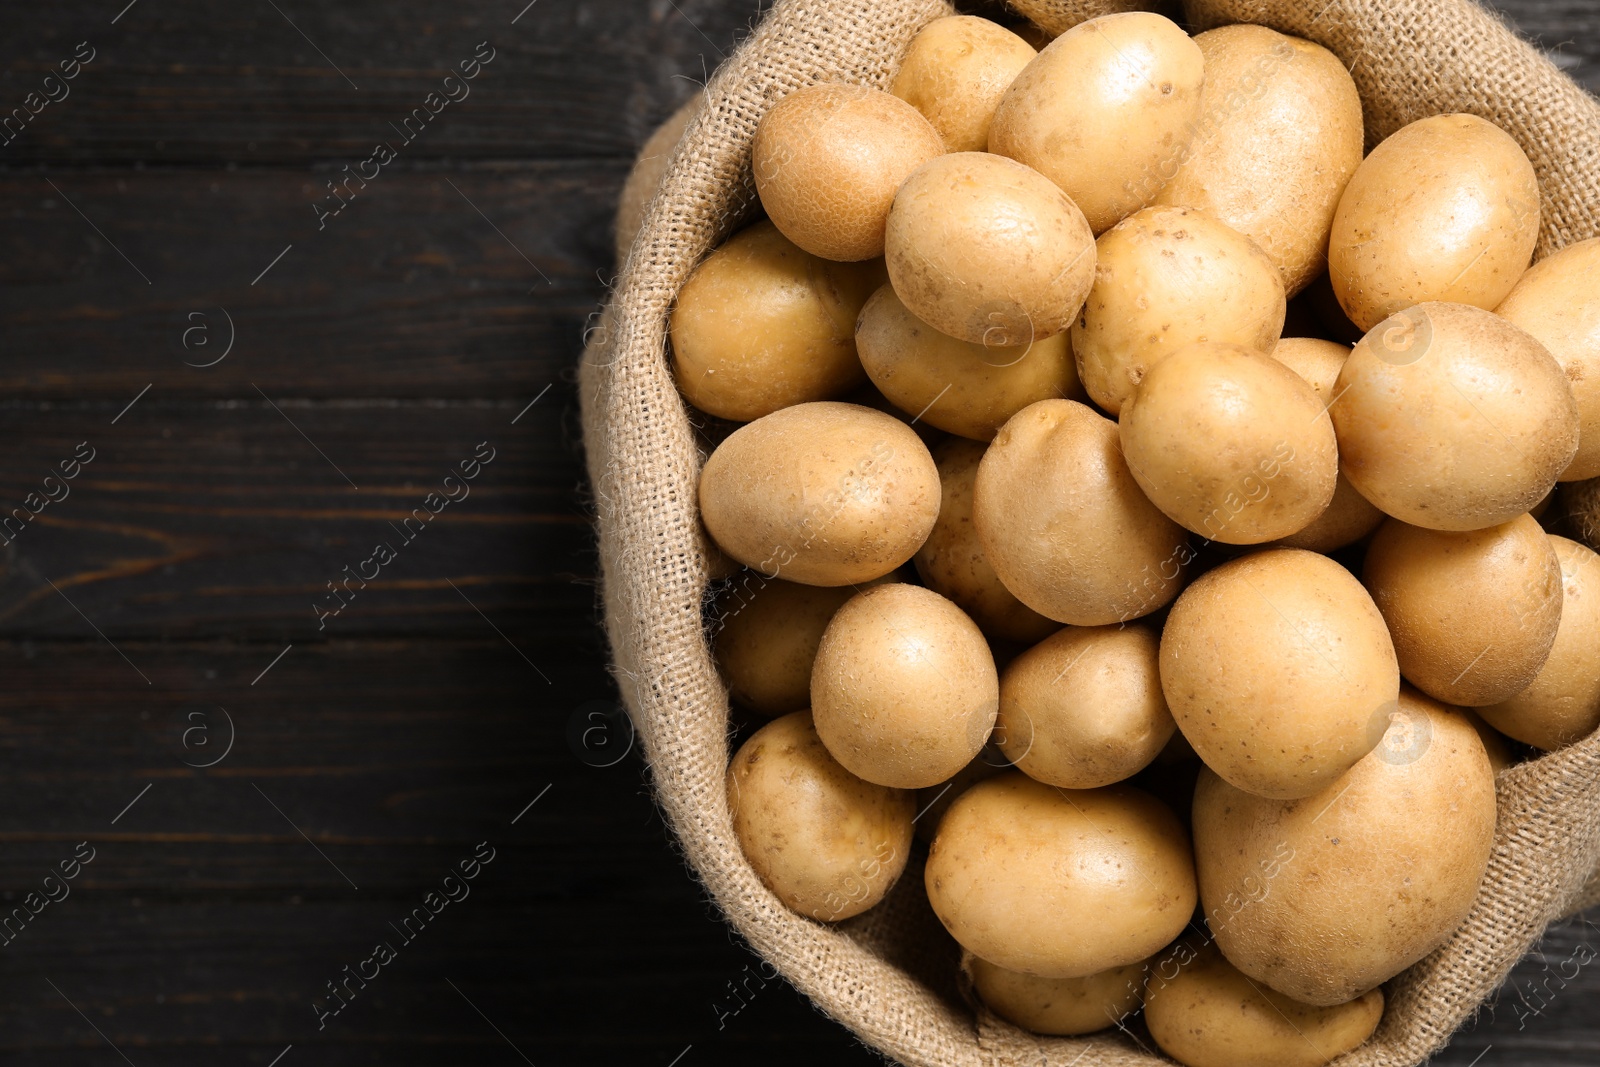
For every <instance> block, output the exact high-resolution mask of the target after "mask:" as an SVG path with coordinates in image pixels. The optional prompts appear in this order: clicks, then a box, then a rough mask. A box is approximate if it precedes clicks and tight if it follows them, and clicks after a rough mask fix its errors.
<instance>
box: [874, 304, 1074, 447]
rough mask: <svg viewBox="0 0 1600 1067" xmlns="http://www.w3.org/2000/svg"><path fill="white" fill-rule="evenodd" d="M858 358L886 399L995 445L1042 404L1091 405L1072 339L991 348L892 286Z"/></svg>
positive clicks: (1058, 337)
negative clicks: (963, 336)
mask: <svg viewBox="0 0 1600 1067" xmlns="http://www.w3.org/2000/svg"><path fill="white" fill-rule="evenodd" d="M856 350H857V351H858V352H859V353H860V357H861V363H862V365H863V366H864V367H866V370H867V375H868V376H869V377H870V378H871V379H872V384H874V385H876V386H877V387H878V388H879V389H880V390H881V391H882V392H883V395H884V396H886V397H888V398H889V399H890V400H891V401H892V402H893V403H894V404H896V405H897V406H898V407H900V408H901V409H902V410H904V411H906V412H908V413H910V414H912V415H914V416H916V417H917V419H918V420H919V421H921V422H926V423H929V424H931V425H933V426H937V427H938V428H939V429H941V430H948V431H950V432H951V433H954V434H960V435H961V436H962V437H970V438H972V439H973V440H975V441H988V440H991V439H992V438H993V437H994V435H995V434H996V433H997V432H998V431H999V429H1000V427H1002V426H1004V425H1005V422H1006V420H1007V419H1009V418H1010V417H1011V416H1013V415H1015V414H1016V413H1017V412H1019V411H1021V410H1022V409H1023V408H1025V407H1027V406H1028V405H1029V404H1032V403H1034V402H1035V401H1039V400H1052V399H1056V398H1060V397H1064V398H1066V399H1068V400H1081V399H1084V393H1083V389H1082V387H1081V386H1079V384H1078V366H1077V363H1076V361H1075V360H1074V359H1073V358H1072V344H1071V342H1070V341H1069V340H1068V337H1067V334H1065V333H1057V334H1052V335H1051V336H1049V337H1044V338H1040V339H1039V340H1037V341H1034V342H1033V343H1032V344H1025V345H1020V346H1018V347H1015V348H987V347H985V346H983V345H980V344H973V343H971V342H970V341H960V340H957V339H956V338H954V337H951V336H950V335H949V334H946V333H942V332H940V331H939V330H936V329H934V328H933V327H932V326H929V325H928V324H927V323H925V322H923V321H922V320H921V319H919V318H917V317H916V316H915V315H913V314H911V312H910V311H909V310H907V308H906V306H905V303H904V302H902V301H901V299H900V298H899V297H898V296H897V295H895V291H894V287H893V286H889V285H885V286H884V287H883V288H882V289H879V290H878V291H877V292H876V293H874V294H873V295H872V296H871V297H870V298H869V299H868V300H867V303H866V306H865V307H863V308H862V309H861V317H860V319H859V320H858V321H857V322H856Z"/></svg>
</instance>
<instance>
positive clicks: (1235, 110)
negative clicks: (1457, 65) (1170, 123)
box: [1155, 25, 1363, 296]
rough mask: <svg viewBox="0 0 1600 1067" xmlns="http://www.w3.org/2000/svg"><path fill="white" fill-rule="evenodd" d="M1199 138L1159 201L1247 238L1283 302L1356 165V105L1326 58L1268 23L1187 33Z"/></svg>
mask: <svg viewBox="0 0 1600 1067" xmlns="http://www.w3.org/2000/svg"><path fill="white" fill-rule="evenodd" d="M1194 43H1195V44H1196V45H1198V46H1199V48H1200V54H1201V55H1202V56H1204V57H1205V72H1206V76H1205V86H1204V88H1203V89H1202V90H1201V93H1200V120H1199V121H1200V130H1199V132H1198V133H1197V134H1196V135H1195V137H1194V140H1193V141H1192V142H1190V145H1189V153H1188V155H1187V157H1186V158H1184V159H1183V160H1182V163H1183V165H1182V166H1181V167H1179V168H1178V171H1177V174H1176V175H1175V176H1173V177H1172V179H1171V180H1170V181H1169V182H1167V184H1166V185H1165V186H1164V187H1163V188H1162V189H1161V192H1160V194H1159V195H1157V196H1156V198H1155V202H1156V203H1157V204H1168V205H1173V206H1179V205H1181V206H1184V207H1192V208H1197V209H1198V210H1200V211H1204V212H1205V213H1207V214H1208V215H1210V216H1211V217H1212V218H1215V219H1217V220H1219V221H1221V222H1223V223H1225V224H1227V225H1229V226H1231V227H1233V228H1234V229H1235V230H1237V231H1239V232H1240V233H1242V234H1244V235H1245V236H1246V237H1248V238H1250V239H1251V240H1252V241H1254V242H1255V243H1256V244H1257V245H1259V246H1260V248H1261V250H1262V251H1263V252H1264V253H1266V255H1267V256H1268V257H1269V258H1270V259H1271V260H1272V261H1273V263H1274V264H1276V265H1277V267H1278V271H1279V273H1280V274H1281V275H1282V277H1283V284H1284V288H1285V290H1287V292H1288V294H1289V295H1290V296H1293V295H1294V294H1296V293H1298V292H1300V291H1301V290H1302V289H1304V288H1305V287H1306V286H1307V285H1309V284H1310V283H1311V280H1312V279H1313V278H1315V277H1316V276H1317V275H1318V274H1320V273H1321V272H1322V269H1323V262H1324V257H1325V256H1326V254H1327V251H1328V234H1329V233H1330V232H1331V231H1332V229H1333V213H1334V210H1335V209H1336V208H1337V207H1338V205H1339V197H1340V195H1341V194H1343V192H1344V188H1345V185H1346V184H1347V183H1348V182H1349V181H1350V176H1351V175H1353V174H1354V173H1355V172H1356V168H1357V167H1358V166H1360V165H1361V155H1362V148H1363V143H1362V123H1361V97H1360V95H1359V94H1358V93H1357V92H1356V83H1355V82H1354V81H1353V80H1352V79H1351V77H1350V73H1349V71H1347V70H1345V66H1344V64H1343V63H1341V62H1340V61H1339V58H1338V57H1337V56H1335V55H1334V54H1333V53H1332V52H1330V51H1328V50H1327V49H1326V48H1323V47H1322V46H1321V45H1318V44H1313V43H1312V42H1310V41H1305V40H1301V39H1300V38H1298V37H1287V36H1285V35H1283V34H1281V33H1278V32H1276V31H1274V30H1269V29H1267V28H1266V27H1265V26H1250V25H1236V26H1221V27H1218V28H1217V29H1214V30H1207V31H1206V32H1205V33H1202V34H1199V35H1197V36H1196V37H1195V39H1194Z"/></svg>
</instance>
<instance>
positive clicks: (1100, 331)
mask: <svg viewBox="0 0 1600 1067" xmlns="http://www.w3.org/2000/svg"><path fill="white" fill-rule="evenodd" d="M1284 307H1285V304H1284V298H1283V279H1282V278H1281V277H1279V274H1278V269H1277V267H1276V266H1274V265H1273V262H1272V260H1270V259H1268V258H1267V255H1266V253H1265V252H1263V251H1261V249H1259V248H1257V247H1256V245H1255V243H1254V242H1253V241H1251V240H1250V239H1249V238H1248V237H1245V236H1243V235H1241V234H1239V233H1237V232H1235V231H1234V230H1231V229H1229V228H1228V227H1227V226H1224V225H1223V224H1222V223H1220V222H1218V221H1216V220H1215V219H1213V218H1211V217H1209V216H1207V215H1205V214H1203V213H1202V212H1199V211H1195V210H1192V209H1190V208H1183V207H1178V208H1173V207H1155V208H1146V209H1145V210H1143V211H1140V212H1139V213H1138V214H1136V215H1130V216H1129V217H1128V218H1126V219H1124V220H1123V221H1122V222H1120V223H1118V224H1117V225H1116V226H1115V227H1114V228H1112V229H1110V230H1108V231H1106V232H1105V233H1103V234H1101V235H1100V239H1099V241H1097V242H1096V243H1095V270H1094V288H1092V289H1090V290H1089V297H1088V299H1087V300H1085V301H1084V305H1083V312H1082V313H1081V314H1080V315H1079V317H1078V321H1077V322H1076V323H1075V324H1073V327H1072V348H1073V352H1074V353H1075V354H1076V356H1077V359H1078V374H1079V376H1080V377H1081V378H1082V379H1083V386H1084V388H1085V389H1086V390H1088V393H1089V395H1090V396H1091V397H1093V398H1094V402H1095V403H1097V404H1099V405H1100V406H1101V407H1102V408H1104V409H1105V410H1106V411H1108V412H1110V413H1111V414H1113V415H1115V414H1117V413H1118V412H1120V411H1121V410H1122V405H1123V404H1124V403H1126V402H1127V399H1128V396H1129V394H1131V393H1132V392H1133V390H1134V388H1135V387H1136V386H1137V385H1138V384H1139V383H1140V382H1141V381H1142V380H1143V379H1144V376H1145V375H1146V374H1148V373H1149V372H1150V369H1151V368H1152V367H1154V366H1155V365H1156V363H1157V362H1158V361H1160V360H1162V359H1164V358H1166V357H1167V356H1168V355H1170V354H1172V353H1173V352H1176V351H1178V350H1179V349H1181V348H1184V347H1186V346H1188V345H1190V344H1192V343H1194V342H1196V341H1212V342H1217V343H1223V344H1238V345H1244V346H1246V347H1248V348H1256V349H1260V350H1261V351H1263V352H1268V351H1271V349H1272V346H1273V345H1274V344H1276V343H1277V341H1278V333H1279V331H1281V330H1282V329H1283V316H1284Z"/></svg>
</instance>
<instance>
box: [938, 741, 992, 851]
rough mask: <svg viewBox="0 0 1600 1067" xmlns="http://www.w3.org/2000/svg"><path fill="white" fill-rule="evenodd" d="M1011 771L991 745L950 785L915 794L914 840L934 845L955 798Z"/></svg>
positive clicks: (942, 783) (952, 780)
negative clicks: (986, 780) (987, 780)
mask: <svg viewBox="0 0 1600 1067" xmlns="http://www.w3.org/2000/svg"><path fill="white" fill-rule="evenodd" d="M1010 769H1011V764H1010V763H1008V762H1006V757H1005V754H1004V753H1002V752H1001V751H1000V750H999V749H998V748H996V747H995V745H994V743H993V742H992V741H991V742H990V743H989V744H987V745H984V746H983V750H982V751H980V752H979V753H978V754H977V755H976V756H975V757H973V760H972V762H971V763H969V764H967V765H966V766H965V767H963V768H961V769H960V770H959V771H957V772H956V773H955V774H954V775H952V776H951V778H950V780H949V781H947V782H940V783H939V784H938V785H930V786H928V787H927V788H925V789H919V790H917V817H916V819H915V822H916V828H917V840H918V841H921V842H923V843H924V844H928V845H931V844H933V839H934V837H935V836H937V834H938V832H939V821H940V820H941V819H943V818H944V813H945V812H947V811H949V810H950V805H952V804H954V803H955V802H956V798H957V797H959V796H961V794H962V793H965V792H966V791H967V790H968V789H971V788H972V787H973V786H975V785H977V784H978V783H979V782H981V781H983V780H985V779H987V778H993V777H994V776H995V775H997V774H1000V773H1001V772H1002V771H1009V770H1010Z"/></svg>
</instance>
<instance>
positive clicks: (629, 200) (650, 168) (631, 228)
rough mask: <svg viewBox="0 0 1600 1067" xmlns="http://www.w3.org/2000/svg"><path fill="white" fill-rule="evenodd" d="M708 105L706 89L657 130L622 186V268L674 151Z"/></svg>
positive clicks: (618, 220)
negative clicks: (695, 118) (686, 131)
mask: <svg viewBox="0 0 1600 1067" xmlns="http://www.w3.org/2000/svg"><path fill="white" fill-rule="evenodd" d="M705 102H706V94H705V90H703V89H702V90H701V91H700V92H698V93H695V94H694V95H693V96H691V97H690V98H689V99H687V100H685V101H684V102H683V103H682V104H680V105H679V106H678V110H676V111H674V112H673V113H672V114H671V115H669V116H667V120H666V121H665V122H663V123H662V124H661V125H660V126H658V127H656V130H655V132H654V133H652V134H651V135H650V138H649V140H647V141H645V143H644V147H643V148H641V149H639V156H638V158H637V159H635V160H634V162H633V169H632V170H631V171H629V172H628V180H627V181H625V182H623V183H622V196H621V197H620V198H619V199H618V201H617V217H616V227H615V228H616V235H617V266H618V267H619V268H620V267H621V265H622V264H623V263H625V262H626V261H627V259H628V252H629V251H630V250H632V248H633V239H634V238H635V237H638V236H639V231H640V229H642V228H643V227H644V213H645V209H646V208H648V207H649V206H650V201H652V200H654V199H655V196H656V189H657V188H659V187H660V185H661V179H662V178H663V177H665V176H666V173H667V161H668V160H670V159H671V158H672V150H673V149H674V148H677V147H678V142H679V141H681V140H683V133H684V131H685V130H687V129H688V128H689V123H690V122H692V121H694V117H695V116H696V115H698V114H700V109H701V108H702V107H704V106H705Z"/></svg>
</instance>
